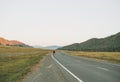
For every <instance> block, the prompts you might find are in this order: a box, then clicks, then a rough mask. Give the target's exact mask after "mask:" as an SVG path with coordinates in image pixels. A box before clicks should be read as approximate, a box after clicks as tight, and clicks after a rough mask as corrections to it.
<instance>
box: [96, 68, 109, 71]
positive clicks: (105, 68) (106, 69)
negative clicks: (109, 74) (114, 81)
mask: <svg viewBox="0 0 120 82" xmlns="http://www.w3.org/2000/svg"><path fill="white" fill-rule="evenodd" d="M97 68H98V69H102V70H105V71H109V69H106V68H103V67H97Z"/></svg>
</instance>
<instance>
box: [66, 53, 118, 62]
mask: <svg viewBox="0 0 120 82" xmlns="http://www.w3.org/2000/svg"><path fill="white" fill-rule="evenodd" d="M64 52H66V53H69V54H71V55H76V56H82V57H88V58H95V59H101V60H107V61H110V62H116V63H120V52H82V51H64Z"/></svg>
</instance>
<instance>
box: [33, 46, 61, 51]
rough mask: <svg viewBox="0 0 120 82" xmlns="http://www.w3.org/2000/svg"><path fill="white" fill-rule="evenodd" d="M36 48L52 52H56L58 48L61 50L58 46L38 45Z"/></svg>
mask: <svg viewBox="0 0 120 82" xmlns="http://www.w3.org/2000/svg"><path fill="white" fill-rule="evenodd" d="M33 47H34V48H43V49H50V50H56V49H58V48H61V46H57V45H53V46H45V47H43V46H39V45H36V46H33Z"/></svg>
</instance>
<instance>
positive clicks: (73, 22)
mask: <svg viewBox="0 0 120 82" xmlns="http://www.w3.org/2000/svg"><path fill="white" fill-rule="evenodd" d="M118 32H120V0H74V1H73V0H57V1H56V0H42V1H41V0H0V37H4V38H6V39H9V40H19V41H22V42H24V43H26V44H29V45H41V46H50V45H59V46H64V45H68V44H72V43H80V42H83V41H86V40H88V39H90V38H104V37H107V36H110V35H113V34H116V33H118Z"/></svg>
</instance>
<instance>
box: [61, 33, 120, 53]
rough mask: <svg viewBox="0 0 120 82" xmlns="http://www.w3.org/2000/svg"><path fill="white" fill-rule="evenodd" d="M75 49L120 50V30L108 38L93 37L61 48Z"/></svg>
mask: <svg viewBox="0 0 120 82" xmlns="http://www.w3.org/2000/svg"><path fill="white" fill-rule="evenodd" d="M59 49H60V50H75V51H120V32H119V33H117V34H115V35H112V36H109V37H106V38H100V39H98V38H92V39H89V40H87V41H85V42H82V43H74V44H71V45H68V46H64V47H62V48H59Z"/></svg>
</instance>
